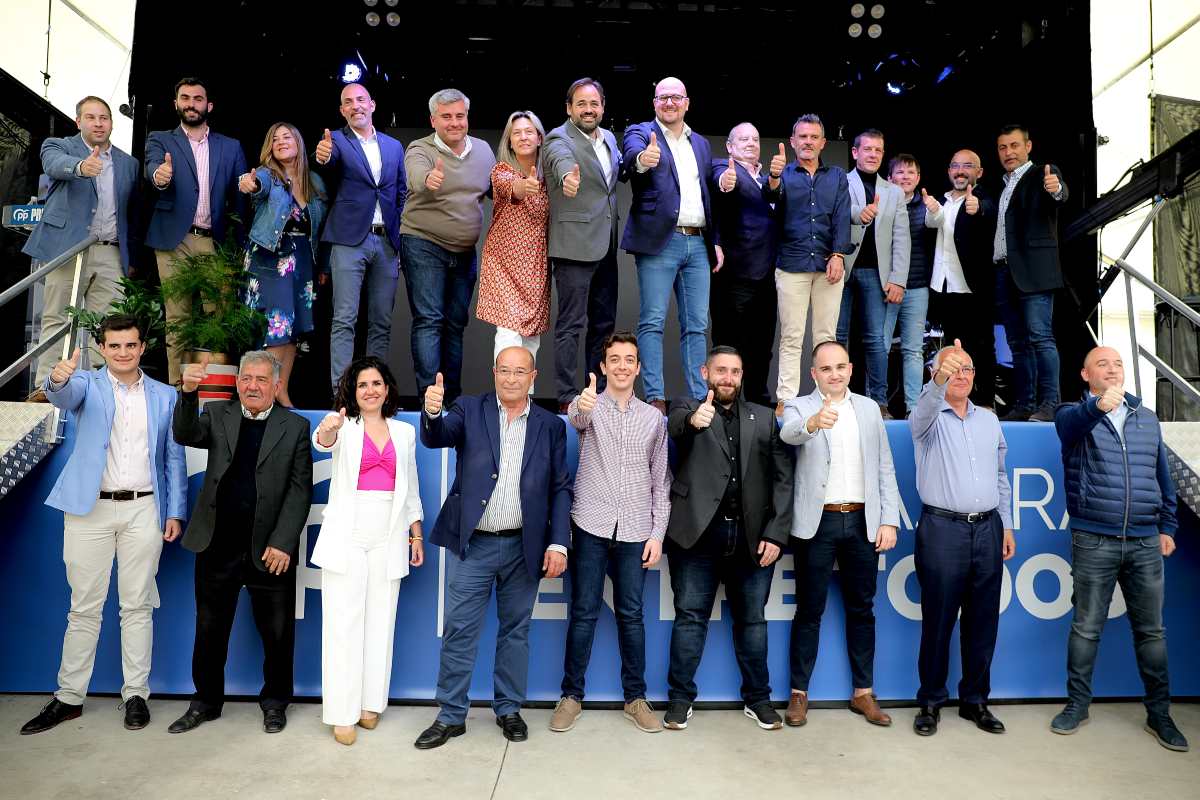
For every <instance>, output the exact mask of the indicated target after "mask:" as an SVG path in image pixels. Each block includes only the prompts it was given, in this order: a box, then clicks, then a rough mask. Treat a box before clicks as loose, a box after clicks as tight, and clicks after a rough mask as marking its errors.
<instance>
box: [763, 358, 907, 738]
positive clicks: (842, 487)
mask: <svg viewBox="0 0 1200 800" xmlns="http://www.w3.org/2000/svg"><path fill="white" fill-rule="evenodd" d="M852 369H853V365H852V364H851V363H850V355H849V353H847V352H846V348H844V347H843V346H842V345H840V344H838V343H837V342H820V343H818V344H817V346H816V347H815V348H814V349H813V365H812V370H811V372H812V377H813V381H815V382H816V385H817V388H816V389H815V390H814V391H813V392H812V394H809V395H806V396H804V397H796V398H792V399H791V400H788V401H786V402H785V403H784V405H783V429H782V430H781V431H780V433H779V437H780V438H781V439H782V440H783V441H785V442H787V443H788V444H791V445H795V446H796V470H795V481H796V484H795V495H794V498H795V499H794V504H793V509H794V510H793V517H792V531H791V535H792V537H793V547H794V548H795V559H796V562H795V571H796V616H795V618H794V619H793V620H792V634H791V682H792V691H791V697H790V699H789V702H788V708H787V713H786V714H785V715H784V721H785V722H787V724H788V725H791V726H793V727H798V726H800V725H804V724H805V723H806V722H807V721H808V682H809V678H810V677H811V676H812V671H813V666H814V665H815V664H816V661H817V644H818V639H819V636H820V632H821V615H822V614H823V613H824V611H825V598H826V595H827V594H828V590H829V579H830V577H831V575H832V574H833V565H834V562H835V561H836V562H837V566H838V569H839V571H840V573H841V585H842V598H843V601H844V603H845V607H846V651H847V655H848V656H849V659H850V671H851V675H852V678H853V684H854V693H853V696H852V697H851V699H850V710H851V711H853V712H854V713H856V714H860V715H862V716H863V717H864V718H866V720H867V722H870V723H872V724H874V725H881V726H887V725H891V724H892V718H891V717H889V716H888V715H887V714H885V713H884V712H883V710H882V709H880V708H879V703H878V702H876V700H875V695H874V693H873V692H872V684H873V678H872V672H873V666H874V660H875V612H874V601H875V588H876V584H877V582H878V580H879V578H878V575H879V571H878V566H877V565H878V559H879V553H881V552H885V551H887V550H890V549H892V547H894V546H895V544H896V534H897V532H898V530H899V525H900V490H899V487H898V486H897V485H896V472H895V469H894V468H893V466H892V451H891V445H890V444H889V443H888V438H887V432H886V431H885V430H884V427H883V418H882V416H881V413H880V410H879V405H878V404H877V403H876V402H874V401H873V400H872V399H871V398H869V397H863V396H862V395H857V394H853V393H852V392H850V390H849V388H848V387H849V384H850V375H851V372H852Z"/></svg>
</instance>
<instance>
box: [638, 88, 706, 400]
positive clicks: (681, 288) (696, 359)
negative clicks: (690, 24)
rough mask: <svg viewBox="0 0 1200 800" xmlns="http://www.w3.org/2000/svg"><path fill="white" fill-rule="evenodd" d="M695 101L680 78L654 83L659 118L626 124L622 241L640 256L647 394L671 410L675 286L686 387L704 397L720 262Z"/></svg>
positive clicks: (642, 349) (640, 336)
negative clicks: (667, 379)
mask: <svg viewBox="0 0 1200 800" xmlns="http://www.w3.org/2000/svg"><path fill="white" fill-rule="evenodd" d="M690 103H691V101H690V100H689V98H688V96H687V88H686V87H684V85H683V81H681V80H679V79H678V78H663V79H662V80H661V81H659V82H658V85H657V86H655V88H654V120H652V121H651V122H643V123H640V124H637V125H631V126H629V127H628V128H626V129H625V135H624V139H623V141H622V159H623V161H624V163H625V164H626V165H627V166H626V172H627V173H628V174H629V181H630V185H631V188H632V190H633V204H632V206H630V209H629V220H628V221H627V222H626V224H625V233H624V235H623V236H622V237H621V247H622V248H624V249H625V251H626V252H628V253H631V254H633V257H634V260H635V261H636V262H637V272H638V292H639V295H640V298H641V308H640V309H639V311H638V329H637V336H638V350H639V352H640V353H641V357H642V384H643V386H644V387H645V391H646V401H647V402H649V403H650V404H651V405H653V406H655V407H656V408H658V410H659V411H662V412H663V413H664V414H666V412H667V403H666V397H667V394H666V387H665V386H664V381H663V329H664V328H665V326H666V322H667V311H668V310H669V307H670V304H671V292H672V291H674V293H675V303H676V307H677V308H678V311H679V333H680V337H679V350H680V360H681V361H682V363H683V377H684V381H685V385H686V389H687V391H686V394H687V395H689V396H691V397H693V398H695V399H697V400H700V399H703V398H704V396H705V395H706V394H707V393H708V384H707V383H706V382H705V381H704V378H703V377H702V376H701V375H700V368H701V367H702V366H704V360H705V357H706V355H707V345H708V343H707V341H706V335H705V334H706V332H707V330H708V297H709V291H708V290H709V270H710V269H711V268H712V267H715V266H716V265H717V256H716V250H715V248H714V245H713V230H714V225H713V224H712V223H713V217H712V205H711V201H710V197H711V193H712V192H715V191H716V182H715V181H714V179H713V177H712V175H711V170H710V169H709V165H710V164H711V163H712V149H711V148H710V147H709V145H708V141H707V140H706V139H705V138H704V137H703V136H701V135H700V134H697V133H693V131H692V129H691V128H690V127H688V125H687V124H686V123H685V122H684V121H683V120H684V116H686V114H687V111H688V108H689V106H690Z"/></svg>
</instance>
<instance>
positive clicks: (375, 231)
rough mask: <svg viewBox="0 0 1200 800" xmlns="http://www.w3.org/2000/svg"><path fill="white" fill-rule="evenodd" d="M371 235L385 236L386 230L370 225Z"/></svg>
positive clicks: (381, 226)
mask: <svg viewBox="0 0 1200 800" xmlns="http://www.w3.org/2000/svg"><path fill="white" fill-rule="evenodd" d="M371 233H373V234H375V235H376V236H387V228H385V227H384V226H383V225H372V226H371Z"/></svg>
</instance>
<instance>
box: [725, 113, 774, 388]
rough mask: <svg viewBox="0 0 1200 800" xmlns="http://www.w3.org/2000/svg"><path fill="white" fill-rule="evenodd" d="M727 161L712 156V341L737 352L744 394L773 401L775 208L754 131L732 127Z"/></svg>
mask: <svg viewBox="0 0 1200 800" xmlns="http://www.w3.org/2000/svg"><path fill="white" fill-rule="evenodd" d="M725 149H726V150H727V151H728V152H729V158H728V160H725V159H713V162H712V168H711V171H712V177H713V179H714V180H715V181H716V182H717V188H718V190H719V191H717V192H716V193H715V194H714V195H713V201H712V202H713V216H714V217H716V225H715V230H714V231H713V241H714V244H715V249H716V257H717V263H716V266H714V267H713V274H712V288H713V291H712V343H713V346H714V347H715V346H716V345H719V344H727V345H729V346H730V347H732V348H734V349H735V350H737V351H738V352H739V353H741V355H742V368H743V370H744V372H743V376H744V377H743V380H742V394H743V395H744V396H745V398H746V399H747V400H749V401H750V402H752V403H759V404H760V405H764V406H772V405H775V404H774V403H773V402H772V401H771V390H770V389H769V388H768V386H767V373H768V372H770V369H771V357H772V355H773V354H772V352H771V351H772V349H773V347H774V344H775V303H776V298H775V269H774V267H775V223H774V213H775V210H774V209H773V208H772V207H771V204H770V203H768V202H767V200H766V198H764V197H763V191H762V190H763V186H764V185H765V184H766V182H767V176H766V174H765V173H764V172H763V171H762V164H761V163H759V160H758V158H759V153H760V152H761V148H760V144H759V138H758V129H757V128H755V127H754V126H753V125H751V124H750V123H749V122H743V123H740V124H738V125H735V126H734V128H733V130H731V131H730V132H729V138H728V139H726V140H725Z"/></svg>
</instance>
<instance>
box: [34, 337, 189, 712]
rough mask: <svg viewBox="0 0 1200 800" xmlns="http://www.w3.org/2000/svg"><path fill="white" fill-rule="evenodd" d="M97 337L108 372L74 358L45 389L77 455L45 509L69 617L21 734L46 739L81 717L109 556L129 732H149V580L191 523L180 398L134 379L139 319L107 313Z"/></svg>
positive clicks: (153, 602)
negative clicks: (55, 533)
mask: <svg viewBox="0 0 1200 800" xmlns="http://www.w3.org/2000/svg"><path fill="white" fill-rule="evenodd" d="M98 338H99V340H100V341H99V344H100V347H101V350H102V351H103V353H104V358H105V360H106V361H107V362H108V363H107V366H105V367H103V368H101V369H98V370H94V371H91V372H87V371H84V372H80V371H77V367H78V364H79V350H78V349H76V350H75V353H74V354H73V355H72V356H71V358H69V359H66V360H64V361H61V362H59V363H58V364H57V365H56V366H55V367H54V369H53V371H51V373H50V375H49V377H48V378H47V379H46V382H45V391H46V395H47V397H48V398H49V400H50V402H51V403H53V404H54V405H55V406H56V407H57V408H60V409H62V410H63V411H68V412H70V413H71V415H72V417H73V420H74V429H75V434H74V438H75V446H74V449H72V451H71V455H70V457H69V458H68V459H67V465H66V466H65V467H64V468H63V471H62V473H60V474H59V476H58V480H57V481H56V482H55V484H54V488H53V489H51V490H50V495H49V497H47V498H46V505H48V506H50V507H51V508H56V509H58V510H59V511H62V512H63V561H64V562H65V563H66V568H67V583H68V584H70V587H71V611H70V613H69V614H68V615H67V631H66V634H65V635H64V637H63V648H62V661H61V663H60V665H59V670H58V691H56V692H55V693H54V698H53V699H52V700H51V701H50V702H49V703H47V704H46V706H45V708H43V709H42V711H41V712H40V713H39V714H38V715H37V716H36V717H34V718H33V719H31V720H30V721H29V722H27V723H26V724H25V726H24V727H23V728H21V733H22V734H31V733H41V732H42V731H46V730H49V729H50V728H53V727H54V726H55V725H58V724H59V723H61V722H65V721H66V720H69V719H75V718H76V717H78V716H79V715H80V714H82V713H83V699H84V697H86V696H87V690H88V684H89V683H90V682H91V678H92V666H93V664H94V663H95V659H96V642H97V641H98V639H99V638H100V621H101V618H102V616H103V613H104V601H105V599H106V598H107V597H108V582H109V575H110V574H111V572H112V567H113V556H114V555H115V556H116V560H117V598H118V602H119V603H120V606H121V671H122V673H123V675H124V685H123V686H122V688H121V699H122V700H123V701H124V703H125V727H126V728H128V729H129V730H137V729H139V728H144V727H146V725H147V724H148V723H149V722H150V710H149V708H147V706H146V698H147V697H149V695H150V688H149V687H150V684H149V678H150V653H151V650H152V643H153V632H154V627H153V622H152V619H151V615H152V614H153V611H154V609H155V608H156V607H157V606H158V587H157V586H156V584H155V581H154V576H155V575H156V574H157V573H158V558H159V555H160V554H161V553H162V545H163V541H164V540H165V541H168V542H173V541H175V539H176V538H178V537H179V533H180V530H181V523H182V520H183V519H184V518H185V517H186V516H187V469H186V466H185V463H184V453H183V447H182V446H180V445H179V444H177V443H176V442H175V439H174V438H173V437H172V436H171V415H172V414H173V413H174V410H175V392H174V391H173V390H172V389H171V388H170V387H169V386H166V385H164V384H162V383H159V382H158V381H156V380H154V379H153V378H150V377H148V376H146V375H145V374H144V373H143V372H142V371H141V369H140V366H139V365H140V363H141V359H142V354H143V353H144V352H145V350H146V345H145V344H144V343H143V342H142V335H141V330H140V329H139V327H138V323H137V321H136V320H135V319H133V318H132V317H127V316H121V315H115V314H114V315H110V316H109V317H107V318H106V319H105V320H104V321H103V323H101V325H100V331H99V334H98Z"/></svg>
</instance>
